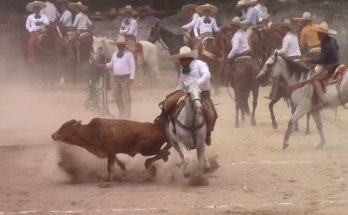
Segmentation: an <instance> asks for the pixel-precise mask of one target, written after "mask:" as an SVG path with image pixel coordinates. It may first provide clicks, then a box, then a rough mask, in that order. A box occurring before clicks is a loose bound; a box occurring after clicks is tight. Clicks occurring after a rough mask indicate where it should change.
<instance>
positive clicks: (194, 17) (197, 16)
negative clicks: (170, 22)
mask: <svg viewBox="0 0 348 215" xmlns="http://www.w3.org/2000/svg"><path fill="white" fill-rule="evenodd" d="M199 17H200V16H199V15H198V13H194V14H193V15H192V17H191V19H192V20H191V22H189V23H188V24H186V25H184V26H182V28H185V29H193V27H195V24H196V22H197V20H198V19H199Z"/></svg>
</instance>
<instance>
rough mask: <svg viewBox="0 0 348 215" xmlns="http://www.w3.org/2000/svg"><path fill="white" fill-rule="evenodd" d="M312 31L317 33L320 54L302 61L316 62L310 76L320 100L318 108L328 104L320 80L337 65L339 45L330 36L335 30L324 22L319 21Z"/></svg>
mask: <svg viewBox="0 0 348 215" xmlns="http://www.w3.org/2000/svg"><path fill="white" fill-rule="evenodd" d="M313 31H315V32H317V33H318V38H319V40H320V42H321V54H320V57H319V58H317V59H310V58H305V59H304V61H305V62H307V63H312V64H318V65H317V66H316V67H315V74H314V75H313V76H312V77H311V80H313V85H314V90H315V92H316V95H317V96H318V98H319V100H320V104H319V108H323V107H325V106H327V105H328V100H327V98H326V97H325V93H324V90H323V87H322V85H321V82H322V81H324V80H327V79H328V78H329V77H330V76H331V75H332V74H333V73H334V72H335V71H336V68H337V67H338V66H339V62H338V59H339V56H338V50H339V47H338V44H337V41H336V39H335V38H333V37H331V36H330V35H335V34H337V32H336V31H335V30H332V29H329V26H328V24H327V23H326V22H322V23H320V25H319V26H318V27H317V28H315V29H313Z"/></svg>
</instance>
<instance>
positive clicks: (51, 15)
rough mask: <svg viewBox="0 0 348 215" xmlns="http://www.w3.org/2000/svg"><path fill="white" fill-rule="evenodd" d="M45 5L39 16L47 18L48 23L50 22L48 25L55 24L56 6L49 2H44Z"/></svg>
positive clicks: (56, 16) (57, 15) (57, 14)
mask: <svg viewBox="0 0 348 215" xmlns="http://www.w3.org/2000/svg"><path fill="white" fill-rule="evenodd" d="M45 5H46V7H45V8H43V9H42V10H41V14H44V15H45V16H46V17H47V19H48V21H50V23H53V22H55V21H56V20H57V18H58V17H59V13H58V11H57V8H56V6H55V5H54V4H52V3H51V2H50V1H46V2H45Z"/></svg>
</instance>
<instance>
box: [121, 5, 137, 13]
mask: <svg viewBox="0 0 348 215" xmlns="http://www.w3.org/2000/svg"><path fill="white" fill-rule="evenodd" d="M118 12H119V13H120V14H122V15H124V14H125V13H127V12H130V13H132V14H133V15H135V14H137V12H136V11H135V10H134V9H133V7H132V5H126V6H124V7H123V8H120V9H119V10H118Z"/></svg>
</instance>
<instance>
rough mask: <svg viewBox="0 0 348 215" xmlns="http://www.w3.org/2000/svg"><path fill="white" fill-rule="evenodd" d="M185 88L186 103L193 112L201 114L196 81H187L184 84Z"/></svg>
mask: <svg viewBox="0 0 348 215" xmlns="http://www.w3.org/2000/svg"><path fill="white" fill-rule="evenodd" d="M185 87H186V88H187V99H186V100H187V101H186V102H188V104H189V105H190V106H191V107H192V110H193V111H195V112H199V113H200V112H202V100H201V89H200V88H199V86H198V84H197V81H196V80H188V81H186V82H185Z"/></svg>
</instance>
